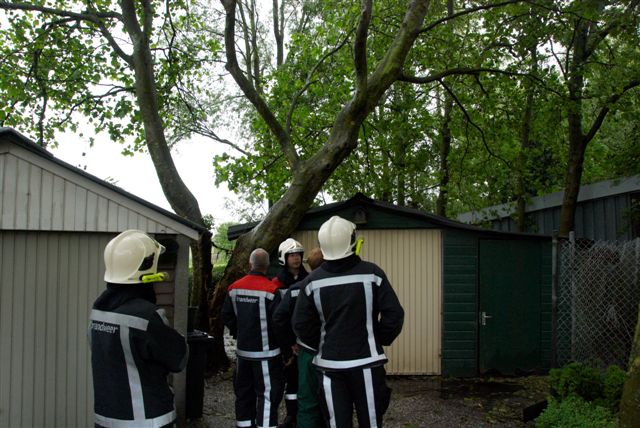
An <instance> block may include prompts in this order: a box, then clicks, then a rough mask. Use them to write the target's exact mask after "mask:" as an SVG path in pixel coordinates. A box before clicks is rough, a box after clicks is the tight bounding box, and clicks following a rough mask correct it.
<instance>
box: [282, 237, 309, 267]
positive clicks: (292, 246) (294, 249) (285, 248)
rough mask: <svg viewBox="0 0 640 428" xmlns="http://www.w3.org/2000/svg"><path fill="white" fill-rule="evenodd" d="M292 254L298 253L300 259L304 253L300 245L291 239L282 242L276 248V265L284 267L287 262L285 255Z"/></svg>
mask: <svg viewBox="0 0 640 428" xmlns="http://www.w3.org/2000/svg"><path fill="white" fill-rule="evenodd" d="M293 253H300V257H302V253H304V247H303V246H302V244H301V243H299V242H298V241H296V240H295V239H293V238H288V239H286V240H284V241H282V244H280V246H279V247H278V263H280V264H281V265H282V266H284V265H285V264H286V262H287V254H293Z"/></svg>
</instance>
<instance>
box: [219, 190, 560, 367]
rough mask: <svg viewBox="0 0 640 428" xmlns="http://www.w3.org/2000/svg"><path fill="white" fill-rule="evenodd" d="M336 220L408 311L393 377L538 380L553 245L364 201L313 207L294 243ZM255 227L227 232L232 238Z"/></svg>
mask: <svg viewBox="0 0 640 428" xmlns="http://www.w3.org/2000/svg"><path fill="white" fill-rule="evenodd" d="M333 215H339V216H341V217H344V218H346V219H348V220H350V221H352V222H354V223H355V224H356V225H357V228H358V229H357V232H356V233H357V235H358V236H360V237H363V238H364V239H365V242H364V245H363V247H362V251H361V256H362V258H363V259H365V260H369V261H372V262H375V263H376V264H378V265H379V266H380V267H382V268H383V269H384V271H385V272H386V273H387V276H388V277H389V280H390V282H391V285H392V286H393V288H394V290H395V291H396V293H397V294H398V297H399V299H400V302H401V303H402V305H403V307H404V308H405V324H404V328H403V331H402V333H401V335H400V337H399V338H398V339H397V340H396V342H395V343H394V344H393V345H392V346H391V347H390V348H389V349H387V350H386V353H387V355H388V357H389V364H388V365H387V371H388V373H390V374H402V375H411V374H428V375H454V376H475V375H478V374H481V373H487V372H492V371H498V372H501V373H504V374H516V373H529V372H543V371H545V370H547V369H548V368H549V365H550V360H551V238H550V237H544V236H535V235H524V234H513V233H503V232H496V231H488V230H485V229H481V228H477V227H474V226H469V225H466V224H462V223H458V222H456V221H452V220H449V219H446V218H443V217H438V216H435V215H431V214H428V213H425V212H422V211H419V210H415V209H411V208H405V207H399V206H396V205H392V204H388V203H384V202H380V201H375V200H373V199H370V198H368V197H366V196H364V195H362V194H357V195H356V196H354V197H353V198H351V199H349V200H347V201H343V202H336V203H332V204H328V205H324V206H321V207H317V208H312V209H310V210H309V211H307V213H306V215H305V216H304V218H303V219H302V221H301V222H300V224H299V225H298V228H297V231H296V232H295V233H294V235H293V237H294V238H296V239H298V240H299V241H300V242H301V243H302V244H303V245H304V247H305V248H306V249H310V248H311V247H314V246H316V245H318V241H317V231H318V229H319V228H320V225H321V224H322V223H323V222H324V221H326V220H327V219H329V218H330V217H331V216H333ZM254 226H255V224H245V225H237V226H233V227H230V228H229V231H228V237H229V239H236V238H237V237H238V236H240V235H241V234H242V233H244V232H246V231H248V230H250V229H251V228H252V227H254Z"/></svg>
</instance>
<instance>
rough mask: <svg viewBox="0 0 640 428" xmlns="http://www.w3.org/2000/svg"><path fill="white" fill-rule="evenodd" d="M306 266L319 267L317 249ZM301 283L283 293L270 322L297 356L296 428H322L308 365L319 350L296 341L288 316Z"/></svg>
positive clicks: (315, 384)
mask: <svg viewBox="0 0 640 428" xmlns="http://www.w3.org/2000/svg"><path fill="white" fill-rule="evenodd" d="M307 263H308V264H309V267H310V268H311V270H314V269H316V268H317V267H318V266H320V265H321V264H322V252H321V250H320V248H319V247H316V248H313V249H312V250H311V251H310V252H309V257H308V260H307ZM305 277H306V276H305ZM300 284H301V282H297V283H295V284H293V285H292V286H290V287H289V288H288V289H287V290H286V293H285V294H284V296H283V297H282V301H281V302H280V304H279V305H278V308H277V309H276V312H275V313H274V314H273V321H274V323H275V325H276V332H277V333H278V335H279V337H280V339H279V340H280V343H281V345H282V346H283V347H284V346H287V347H294V348H295V350H296V353H297V357H296V364H297V366H298V393H297V398H298V413H297V418H296V424H297V426H298V427H299V428H321V427H324V423H323V418H322V413H321V412H320V403H319V400H318V380H317V378H316V373H315V369H314V368H313V366H312V364H311V360H312V359H313V357H314V356H315V355H316V352H317V351H318V350H317V349H314V348H311V347H309V346H308V345H306V344H304V343H303V342H301V341H300V340H296V336H295V334H294V333H293V329H292V328H291V317H292V315H293V310H294V308H295V305H296V301H297V299H298V295H299V294H300ZM287 411H288V409H287Z"/></svg>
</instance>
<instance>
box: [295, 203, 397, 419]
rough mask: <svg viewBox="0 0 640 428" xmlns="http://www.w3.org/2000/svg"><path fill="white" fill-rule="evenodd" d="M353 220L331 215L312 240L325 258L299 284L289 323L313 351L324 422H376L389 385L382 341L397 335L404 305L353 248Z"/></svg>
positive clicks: (379, 271) (374, 267) (386, 342)
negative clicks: (315, 238) (314, 351)
mask: <svg viewBox="0 0 640 428" xmlns="http://www.w3.org/2000/svg"><path fill="white" fill-rule="evenodd" d="M355 230H356V226H355V224H353V223H352V222H350V221H348V220H345V219H343V218H341V217H338V216H333V217H331V218H330V219H329V220H327V221H326V222H325V223H323V224H322V226H321V227H320V230H319V231H318V241H319V242H320V248H321V249H322V254H323V256H324V260H325V261H324V263H323V264H322V265H321V267H320V268H318V269H316V270H314V271H313V272H312V273H311V274H310V275H309V276H308V277H307V278H306V279H304V280H303V281H302V282H301V283H300V294H299V295H298V300H297V302H296V306H295V310H294V313H293V319H292V326H293V331H294V332H295V334H296V336H297V337H298V339H299V340H300V341H301V342H302V343H305V344H307V345H310V346H311V347H314V348H317V349H318V352H317V354H316V355H315V357H314V358H313V365H314V366H315V367H316V369H317V371H318V377H319V379H318V380H319V383H320V388H321V399H322V405H323V406H322V407H323V412H324V417H325V421H326V423H327V426H331V427H336V428H344V427H349V428H350V427H352V425H353V422H352V421H353V408H354V407H355V409H356V414H357V418H358V424H359V426H361V427H375V428H380V427H382V417H383V415H384V413H385V412H386V410H387V408H388V406H389V400H390V396H391V390H390V388H389V387H388V386H387V384H386V379H385V376H386V372H385V370H384V364H385V363H386V362H387V357H386V355H385V354H384V350H383V348H382V347H383V346H389V345H391V343H392V342H393V341H394V340H395V338H396V337H397V336H398V335H399V334H400V331H401V330H402V324H403V321H404V310H403V309H402V306H401V305H400V302H399V301H398V297H397V296H396V293H395V292H394V291H393V288H391V284H389V281H388V279H387V276H386V274H385V273H384V271H383V270H382V269H381V268H380V267H378V266H377V265H376V264H374V263H370V262H365V261H363V260H361V259H360V257H358V256H357V255H356V254H355V253H354V251H355V247H356V242H357V241H356V234H355Z"/></svg>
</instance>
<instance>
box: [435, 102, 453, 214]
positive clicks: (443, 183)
mask: <svg viewBox="0 0 640 428" xmlns="http://www.w3.org/2000/svg"><path fill="white" fill-rule="evenodd" d="M452 109H453V99H452V98H451V96H450V95H449V94H446V93H445V95H444V112H443V118H442V119H443V122H442V128H441V129H440V136H441V137H440V183H438V199H437V200H436V214H437V215H439V216H441V217H446V216H447V204H448V200H449V198H448V196H449V152H450V151H451V128H450V127H449V122H450V121H451V110H452Z"/></svg>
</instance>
